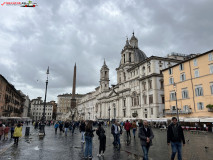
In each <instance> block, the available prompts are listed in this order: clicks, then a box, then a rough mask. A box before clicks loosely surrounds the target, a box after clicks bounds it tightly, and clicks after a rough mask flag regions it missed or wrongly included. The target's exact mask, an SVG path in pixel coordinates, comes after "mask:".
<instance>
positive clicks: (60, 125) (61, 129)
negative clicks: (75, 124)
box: [59, 122, 64, 133]
mask: <svg viewBox="0 0 213 160" xmlns="http://www.w3.org/2000/svg"><path fill="white" fill-rule="evenodd" d="M63 127H64V124H63V122H60V124H59V129H60V133H61V132H62V131H63V132H64V130H63Z"/></svg>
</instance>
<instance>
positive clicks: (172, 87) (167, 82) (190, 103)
mask: <svg viewBox="0 0 213 160" xmlns="http://www.w3.org/2000/svg"><path fill="white" fill-rule="evenodd" d="M162 72H163V77H164V93H165V115H166V117H172V116H176V114H177V107H178V111H179V117H180V118H182V117H184V118H211V117H213V108H211V106H212V105H213V50H211V51H208V52H205V53H203V54H198V55H194V56H193V57H191V58H189V59H187V60H184V61H182V62H181V63H179V64H176V65H174V66H171V67H169V68H167V69H164V70H163V71H162ZM176 97H177V106H176Z"/></svg>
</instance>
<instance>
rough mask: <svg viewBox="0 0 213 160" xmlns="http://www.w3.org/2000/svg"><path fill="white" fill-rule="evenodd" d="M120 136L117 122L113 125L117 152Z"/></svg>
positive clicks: (119, 146)
mask: <svg viewBox="0 0 213 160" xmlns="http://www.w3.org/2000/svg"><path fill="white" fill-rule="evenodd" d="M121 134H122V127H121V126H120V124H119V123H118V122H116V123H115V143H116V146H118V150H120V148H121V142H120V135H121Z"/></svg>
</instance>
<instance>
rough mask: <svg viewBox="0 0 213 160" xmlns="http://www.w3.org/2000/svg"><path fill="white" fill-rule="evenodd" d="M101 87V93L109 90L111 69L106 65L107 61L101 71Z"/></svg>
mask: <svg viewBox="0 0 213 160" xmlns="http://www.w3.org/2000/svg"><path fill="white" fill-rule="evenodd" d="M100 87H101V92H104V91H108V90H109V68H108V66H107V65H106V62H105V59H104V65H103V66H102V68H101V71H100Z"/></svg>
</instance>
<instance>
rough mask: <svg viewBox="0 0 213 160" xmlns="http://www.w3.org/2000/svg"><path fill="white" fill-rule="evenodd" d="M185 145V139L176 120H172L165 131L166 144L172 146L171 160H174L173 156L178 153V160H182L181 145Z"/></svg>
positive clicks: (174, 118)
mask: <svg viewBox="0 0 213 160" xmlns="http://www.w3.org/2000/svg"><path fill="white" fill-rule="evenodd" d="M181 141H182V142H183V146H184V145H185V138H184V134H183V129H182V127H181V126H180V125H179V124H178V123H177V118H176V117H173V118H172V123H171V124H170V125H169V127H168V130H167V143H168V145H170V142H171V146H172V156H171V160H174V159H175V154H176V152H178V160H182V144H181Z"/></svg>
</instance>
